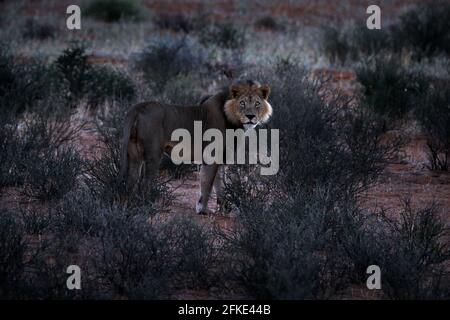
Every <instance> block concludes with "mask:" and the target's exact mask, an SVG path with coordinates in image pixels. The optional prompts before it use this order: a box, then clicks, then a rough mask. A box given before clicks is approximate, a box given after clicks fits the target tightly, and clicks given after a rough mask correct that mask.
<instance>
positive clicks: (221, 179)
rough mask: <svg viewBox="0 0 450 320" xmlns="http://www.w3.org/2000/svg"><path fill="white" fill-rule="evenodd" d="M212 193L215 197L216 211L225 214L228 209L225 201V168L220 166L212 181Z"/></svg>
mask: <svg viewBox="0 0 450 320" xmlns="http://www.w3.org/2000/svg"><path fill="white" fill-rule="evenodd" d="M214 191H215V192H216V197H217V211H219V212H222V213H227V212H229V211H230V209H229V208H228V206H227V203H226V201H225V168H224V166H223V165H220V166H219V168H218V169H217V173H216V178H215V179H214Z"/></svg>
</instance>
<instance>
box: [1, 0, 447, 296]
mask: <svg viewBox="0 0 450 320" xmlns="http://www.w3.org/2000/svg"><path fill="white" fill-rule="evenodd" d="M89 5H90V6H89V10H88V13H89V14H90V15H92V16H93V17H95V18H98V19H101V20H104V21H107V22H114V21H118V20H122V21H123V20H127V19H131V20H132V21H136V19H139V16H140V14H139V10H140V7H139V6H138V2H136V1H127V0H120V1H119V0H114V1H112V0H108V1H105V0H101V1H100V0H94V1H90V2H89ZM427 8H428V7H420V8H419V9H415V10H413V11H411V12H408V13H405V15H404V16H402V17H401V18H400V20H399V22H397V24H396V25H394V26H392V27H390V28H388V29H387V30H384V29H383V30H382V31H379V32H378V31H369V30H367V29H359V28H356V29H354V30H353V31H344V32H342V33H341V32H339V31H337V30H332V29H331V30H330V29H329V30H328V31H327V33H326V34H327V36H326V37H327V38H326V39H327V40H326V42H325V44H326V46H325V49H326V52H327V54H329V57H330V59H331V60H332V61H333V63H336V62H341V63H344V64H345V63H348V61H351V60H361V61H363V62H361V63H360V64H359V65H358V68H357V69H356V73H357V78H358V80H359V82H360V83H361V86H362V93H363V97H362V98H361V99H350V98H349V97H348V96H346V95H344V94H342V93H340V92H336V91H334V90H332V89H330V86H329V83H328V82H327V79H320V78H319V79H311V75H310V73H309V72H308V71H307V70H304V69H302V68H300V67H299V66H298V65H297V64H296V63H294V62H293V61H292V60H291V59H278V60H277V61H278V62H277V63H272V64H270V63H267V64H266V65H264V66H257V67H255V66H251V65H244V64H242V65H241V69H242V70H241V73H242V77H243V78H256V79H258V80H259V81H260V82H263V83H268V84H269V85H270V86H271V88H272V93H271V96H270V102H271V104H272V105H273V106H274V107H275V108H276V109H275V112H274V116H273V119H272V120H271V122H270V123H269V124H268V125H267V127H268V128H276V129H279V130H280V171H279V173H278V174H277V175H276V176H260V175H259V174H258V172H259V168H258V167H255V166H230V168H229V174H228V175H227V182H226V191H227V192H226V200H227V208H230V209H231V210H233V211H235V212H237V213H238V214H237V216H236V218H235V219H234V221H233V222H234V223H233V228H232V229H225V230H224V229H217V228H215V227H211V226H210V225H209V224H207V223H205V224H199V223H197V222H196V220H195V219H194V218H193V217H191V216H190V215H188V214H186V216H185V217H179V216H178V215H173V214H171V213H170V212H168V208H169V206H168V205H169V204H170V200H171V194H170V191H169V188H168V186H167V182H168V180H170V179H172V178H176V179H180V178H184V177H185V176H187V175H188V174H189V173H190V172H192V171H193V170H195V169H196V168H195V167H194V166H183V167H179V166H175V165H173V164H172V163H171V162H170V161H167V159H165V160H164V161H163V163H162V165H161V166H162V168H163V169H165V170H164V171H163V174H162V175H161V179H160V180H159V181H157V183H155V185H153V186H152V188H150V189H149V190H146V191H145V192H144V193H142V194H137V193H132V194H130V192H129V191H130V190H126V186H125V184H124V181H122V179H121V177H120V176H119V164H120V153H119V150H120V137H121V130H122V127H121V125H122V124H121V123H122V119H123V117H124V114H125V113H126V111H127V109H128V107H129V106H130V104H132V103H133V102H134V101H136V100H137V99H138V98H139V99H141V98H148V97H149V96H150V97H151V98H152V99H157V100H160V101H165V102H169V103H176V104H196V103H198V101H199V100H200V96H201V95H202V94H203V93H205V92H204V90H206V88H208V90H209V88H210V85H211V84H212V83H215V84H221V83H222V82H221V81H223V78H221V75H220V76H219V75H218V72H216V71H217V69H214V65H213V63H211V61H209V60H210V59H209V57H206V56H205V54H204V53H203V51H204V50H203V49H204V48H205V47H208V46H211V44H212V47H213V48H214V49H218V50H223V49H226V50H229V51H233V52H238V53H239V52H240V48H242V47H243V46H244V44H245V41H244V40H245V37H246V32H245V31H242V30H243V29H242V28H240V27H238V26H236V25H234V24H228V23H223V22H217V23H210V22H208V21H207V22H206V23H205V24H204V25H203V26H199V24H198V21H197V20H196V19H195V18H190V17H187V16H182V15H180V16H179V15H160V16H156V18H155V20H154V23H155V24H156V26H157V27H158V28H159V29H161V30H169V31H170V32H178V33H179V32H183V33H185V34H189V37H188V36H185V37H183V38H180V37H179V36H173V35H172V36H170V37H161V38H156V39H152V41H151V42H150V44H149V45H148V46H147V47H146V48H144V49H143V51H142V52H141V53H140V54H138V55H137V59H136V60H135V61H133V63H132V65H131V66H132V67H133V68H134V70H135V71H138V72H137V75H133V76H129V75H128V74H127V72H126V71H124V68H121V67H117V68H115V67H112V66H110V65H101V66H98V65H93V64H91V63H90V62H89V53H88V52H89V50H88V48H87V47H86V46H85V45H83V44H82V43H70V44H69V45H68V47H67V48H66V49H65V50H62V52H61V53H60V55H59V56H58V57H57V58H56V59H54V60H53V61H49V62H47V61H38V60H34V59H30V60H20V59H17V58H16V57H14V56H13V55H12V53H11V51H10V50H9V49H8V46H7V45H5V44H3V45H2V47H1V54H0V126H1V130H0V163H1V166H0V197H1V201H0V298H2V299H108V298H117V299H123V298H125V299H160V298H174V297H176V296H177V293H178V292H179V291H180V290H186V289H193V290H210V292H217V291H220V294H218V296H221V297H229V296H233V294H234V293H236V292H239V293H243V294H245V296H246V297H251V298H262V299H284V298H287V299H318V298H320V299H327V298H339V297H341V296H345V295H346V292H347V290H348V288H349V286H353V285H357V286H361V287H363V288H364V287H365V281H366V279H367V274H366V269H367V267H368V266H369V265H372V264H375V265H378V266H380V268H381V270H382V292H380V293H379V294H380V296H381V297H383V298H391V299H448V298H449V297H450V292H449V288H450V279H449V274H448V261H449V258H450V248H449V242H448V239H449V238H448V237H449V229H448V224H447V223H446V222H445V220H444V218H443V217H441V216H440V212H441V210H440V208H439V207H438V206H437V205H435V204H423V205H422V206H421V207H417V206H416V205H415V204H414V203H412V202H411V201H409V200H404V201H403V206H402V208H401V209H400V210H398V211H396V212H390V211H387V210H385V209H379V210H378V209H373V210H363V209H361V207H360V206H359V200H361V198H362V197H363V196H364V194H365V192H366V191H367V190H368V188H369V187H370V186H372V185H373V184H374V183H376V182H377V178H378V177H379V175H380V173H381V172H382V171H383V170H384V169H385V167H386V166H387V165H388V164H389V163H390V162H391V161H392V160H394V159H395V157H397V156H398V151H399V148H400V147H401V146H402V143H403V142H404V137H403V136H401V135H400V134H399V133H398V131H396V132H395V134H394V137H392V138H390V139H384V137H385V133H386V130H389V129H398V125H399V120H402V119H404V118H407V117H409V116H413V117H415V119H417V120H418V123H419V124H420V126H421V128H422V129H423V132H424V133H425V134H426V137H427V141H428V148H429V155H430V169H432V170H448V168H449V166H448V157H449V150H450V141H449V136H450V134H449V131H448V130H449V128H450V119H449V114H450V113H449V110H448V101H450V94H449V89H448V88H449V84H448V81H447V80H442V79H438V80H436V79H430V78H429V76H427V75H425V74H424V73H422V72H413V71H411V69H410V68H408V65H407V64H405V63H404V61H403V60H402V59H401V57H402V55H403V54H404V52H405V51H408V50H409V51H410V52H411V56H412V58H413V60H414V61H421V59H422V60H423V59H425V58H430V57H434V56H437V55H442V54H448V48H447V47H446V46H447V43H448V42H446V41H444V40H445V39H446V37H447V36H448V30H450V28H447V29H446V23H447V21H449V19H448V11H447V7H446V5H445V4H442V6H441V9H440V10H435V9H434V8H431V9H430V8H428V9H427ZM205 21H206V20H205ZM418 21H419V22H418ZM430 21H434V22H435V23H434V24H429V22H430ZM418 23H419V24H418ZM29 24H30V25H29V26H28V25H26V26H25V29H24V33H23V36H24V37H25V38H33V39H47V38H52V37H53V31H49V30H50V29H49V30H46V27H45V25H43V24H42V25H41V24H40V23H38V22H29ZM422 25H423V26H426V27H425V28H421V27H418V26H422ZM255 27H256V28H259V29H265V30H272V31H273V32H277V31H280V30H281V28H280V26H279V25H278V24H277V22H276V20H274V19H272V18H270V17H263V18H261V19H258V20H256V22H255ZM415 27H417V28H419V29H420V30H419V29H418V30H417V32H414V31H409V30H413V28H415ZM419 31H420V32H419ZM191 35H193V36H194V37H196V38H197V39H198V40H199V42H200V45H199V44H198V43H196V42H195V41H192V39H191V38H190V36H191ZM202 46H203V47H202ZM333 59H334V60H333ZM223 63H224V64H227V63H228V61H225V62H223ZM86 108H87V109H88V110H90V113H89V114H88V120H85V119H84V118H83V119H80V118H79V117H77V115H76V112H77V111H79V110H80V109H86ZM286 119H289V121H286ZM82 133H84V134H86V133H87V134H89V135H90V136H91V137H94V138H95V139H96V141H97V143H96V148H95V150H94V151H93V152H92V154H90V156H89V157H87V156H86V155H85V153H84V152H82V151H83V150H81V149H82V148H80V135H81V134H82ZM72 264H76V265H79V266H80V267H81V270H82V288H83V289H82V290H79V291H78V290H74V291H70V290H67V289H66V279H67V276H68V274H66V268H67V266H68V265H72ZM217 289H219V290H217ZM214 290H215V291H214Z"/></svg>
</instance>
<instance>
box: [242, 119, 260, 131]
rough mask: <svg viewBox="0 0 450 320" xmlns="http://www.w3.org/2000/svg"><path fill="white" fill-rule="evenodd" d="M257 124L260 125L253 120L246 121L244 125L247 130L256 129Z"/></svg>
mask: <svg viewBox="0 0 450 320" xmlns="http://www.w3.org/2000/svg"><path fill="white" fill-rule="evenodd" d="M257 125H258V124H257V123H253V122H251V121H249V122H246V123H244V124H243V127H244V130H245V131H247V130H251V129H254V128H255V127H256V126H257Z"/></svg>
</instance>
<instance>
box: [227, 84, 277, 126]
mask: <svg viewBox="0 0 450 320" xmlns="http://www.w3.org/2000/svg"><path fill="white" fill-rule="evenodd" d="M269 93H270V88H269V86H267V85H259V84H251V85H249V84H237V85H232V86H231V87H230V96H231V98H232V99H231V100H228V101H227V102H226V103H225V114H226V116H227V118H228V119H229V120H230V121H231V122H232V123H234V124H235V125H237V126H242V127H243V128H244V130H246V131H247V130H250V129H253V128H255V127H256V126H257V125H258V124H261V123H264V122H266V121H267V120H269V118H270V116H271V115H272V106H271V105H270V103H269V102H268V101H267V99H268V97H269Z"/></svg>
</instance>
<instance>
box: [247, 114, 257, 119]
mask: <svg viewBox="0 0 450 320" xmlns="http://www.w3.org/2000/svg"><path fill="white" fill-rule="evenodd" d="M245 116H246V117H247V118H248V119H249V120H252V119H253V118H254V117H255V115H254V114H246V115H245Z"/></svg>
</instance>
